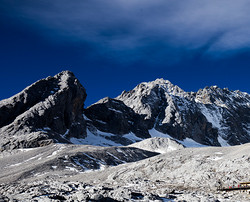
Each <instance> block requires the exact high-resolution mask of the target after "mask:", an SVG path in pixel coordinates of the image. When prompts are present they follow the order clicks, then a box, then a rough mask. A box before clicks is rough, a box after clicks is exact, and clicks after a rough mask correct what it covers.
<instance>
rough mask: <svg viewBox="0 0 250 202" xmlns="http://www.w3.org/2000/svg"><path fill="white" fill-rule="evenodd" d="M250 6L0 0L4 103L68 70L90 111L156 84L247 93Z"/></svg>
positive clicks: (157, 0) (225, 0) (228, 0)
mask: <svg viewBox="0 0 250 202" xmlns="http://www.w3.org/2000/svg"><path fill="white" fill-rule="evenodd" d="M211 2H212V3H211ZM249 8H250V3H249V1H247V0H239V1H233V0H221V1H209V2H202V3H200V1H199V0H187V1H185V2H181V1H173V0H145V1H140V0H126V1H125V0H107V1H100V0H84V1H82V0H75V1H66V0H53V1H44V0H43V1H41V0H36V1H33V0H19V1H18V0H1V2H0V67H1V74H0V86H1V88H0V99H4V98H8V97H10V96H12V95H14V94H16V93H18V92H20V91H21V90H22V89H23V88H25V87H26V86H28V85H30V84H32V83H33V82H35V81H37V80H39V79H41V78H45V77H47V76H49V75H55V74H57V73H58V72H60V71H62V70H71V71H73V72H74V74H75V75H76V77H77V78H78V79H79V80H80V81H81V83H82V85H83V86H84V87H85V88H86V90H87V94H88V97H87V100H86V106H88V105H90V104H92V103H94V102H96V101H97V100H99V99H101V98H103V97H106V96H109V97H116V96H117V95H119V94H120V93H121V92H122V91H123V90H130V89H132V88H133V87H135V86H136V85H137V84H139V83H140V82H143V81H152V80H155V79H156V78H164V79H167V80H170V81H171V82H172V83H173V84H176V85H178V86H179V87H181V88H182V89H184V90H186V91H197V90H198V89H199V88H204V87H205V86H211V85H218V86H219V87H221V88H224V87H228V88H229V89H231V90H237V89H239V90H241V91H245V92H248V93H249V92H250V84H249V75H250V37H249V36H250V15H249Z"/></svg>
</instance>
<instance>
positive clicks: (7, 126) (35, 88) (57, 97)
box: [0, 71, 86, 150]
mask: <svg viewBox="0 0 250 202" xmlns="http://www.w3.org/2000/svg"><path fill="white" fill-rule="evenodd" d="M85 99H86V92H85V89H84V88H83V86H82V85H81V84H80V82H79V81H78V80H77V79H76V78H75V76H74V74H73V73H72V72H69V71H64V72H61V73H59V74H57V75H55V76H54V77H48V78H46V79H42V80H39V81H38V82H36V83H34V84H32V85H31V86H29V87H27V88H25V89H24V90H23V91H22V92H20V93H18V94H16V95H14V96H13V97H11V98H9V99H6V100H2V101H1V102H0V149H1V150H4V149H14V148H27V147H36V146H42V145H46V144H49V143H51V142H68V138H69V137H78V138H79V137H82V138H84V137H85V136H86V124H85V120H84V119H83V117H82V114H83V107H84V101H85Z"/></svg>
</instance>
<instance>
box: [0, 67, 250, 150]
mask: <svg viewBox="0 0 250 202" xmlns="http://www.w3.org/2000/svg"><path fill="white" fill-rule="evenodd" d="M85 99H86V91H85V89H84V88H83V87H82V85H81V84H80V83H79V81H78V80H77V79H76V78H75V76H74V75H73V73H71V72H69V71H64V72H61V73H59V74H57V75H56V76H54V77H48V78H46V79H42V80H40V81H38V82H36V83H34V84H33V85H31V86H29V87H27V88H26V89H24V90H23V91H22V92H20V93H18V94H17V95H15V96H13V97H11V98H9V99H6V100H2V101H0V150H6V149H14V148H28V147H37V146H43V145H47V144H50V143H52V142H60V143H80V144H94V145H103V146H104V145H105V146H108V145H109V146H110V145H111V146H114V145H116V146H118V145H129V144H132V143H134V142H136V141H140V140H143V139H146V138H150V137H157V135H158V137H169V136H170V137H172V138H174V139H176V140H180V141H184V140H185V139H187V138H189V139H192V140H194V141H196V142H197V143H200V144H203V145H213V146H225V145H238V144H243V143H248V142H250V95H249V94H247V93H243V92H240V91H229V90H228V89H220V88H218V87H217V86H212V87H206V88H204V89H200V90H199V91H198V92H185V91H183V90H182V89H181V88H179V87H178V86H176V85H173V84H172V83H171V82H169V81H166V80H164V79H156V80H155V81H152V82H144V83H141V84H139V85H138V86H136V87H135V88H134V89H133V90H131V91H128V92H126V91H124V92H123V93H122V94H121V95H120V96H118V97H117V98H115V99H112V98H104V99H102V100H100V101H99V102H97V103H95V104H93V105H91V106H89V107H88V108H86V109H84V101H85ZM152 129H153V130H152ZM151 131H157V135H156V136H155V135H154V134H152V133H151Z"/></svg>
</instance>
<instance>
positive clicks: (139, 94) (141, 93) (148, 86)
mask: <svg viewBox="0 0 250 202" xmlns="http://www.w3.org/2000/svg"><path fill="white" fill-rule="evenodd" d="M171 95H175V96H177V95H178V96H181V97H184V96H189V95H188V94H187V93H186V92H185V91H183V90H182V89H181V88H179V87H178V86H176V85H173V84H172V83H171V82H170V81H168V80H164V79H156V80H155V81H151V82H143V83H141V84H139V85H137V86H136V87H135V88H134V89H133V90H130V91H123V93H122V94H121V95H120V96H118V97H117V98H116V99H118V100H121V101H123V102H124V103H125V104H126V105H127V106H129V107H131V108H132V109H133V110H134V111H135V112H136V113H138V114H144V115H146V117H145V118H146V119H154V118H156V116H157V115H158V114H159V108H161V107H162V106H163V105H165V104H166V103H167V102H168V101H169V103H170V102H171V99H172V98H171Z"/></svg>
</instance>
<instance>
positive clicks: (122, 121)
mask: <svg viewBox="0 0 250 202" xmlns="http://www.w3.org/2000/svg"><path fill="white" fill-rule="evenodd" d="M86 96H87V94H86V91H85V89H84V87H83V86H82V85H81V84H80V82H79V81H78V80H77V78H76V77H75V76H74V74H73V73H72V72H69V71H64V72H61V73H59V74H57V75H55V76H54V77H48V78H45V79H42V80H39V81H37V82H36V83H34V84H32V85H31V86H29V87H27V88H25V89H24V90H23V91H22V92H20V93H18V94H17V95H14V96H13V97H11V98H9V99H6V100H2V101H0V170H1V173H0V201H249V200H250V198H249V195H248V194H247V193H246V192H244V193H242V192H229V193H225V192H222V191H221V190H219V189H218V187H229V186H232V185H236V186H237V184H238V183H240V182H247V181H249V163H250V154H249V147H250V144H249V143H247V142H250V141H249V140H250V138H249V136H250V130H249V129H250V125H249V124H250V120H249V117H250V113H249V110H250V105H249V103H250V102H249V101H250V99H249V98H250V96H249V94H247V93H243V92H240V91H229V90H228V89H220V88H218V87H216V86H212V87H206V88H204V89H201V90H199V91H198V92H196V93H195V92H185V91H183V90H182V89H180V88H179V87H178V86H175V85H173V84H171V83H170V82H169V81H166V80H163V79H157V80H155V81H152V82H148V83H146V82H144V83H141V84H139V85H138V86H136V87H135V88H134V89H133V90H131V91H128V92H126V91H124V92H123V93H122V94H121V95H120V96H118V97H116V98H115V99H113V98H108V97H106V98H103V99H101V100H100V101H98V102H97V103H94V104H93V105H91V106H89V107H87V108H84V101H85V99H86ZM244 143H247V144H244ZM236 144H239V145H237V146H229V147H221V146H224V145H236ZM241 144H242V145H241ZM205 145H206V146H205ZM209 145H211V146H212V147H210V146H209ZM237 187H238V186H237Z"/></svg>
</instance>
